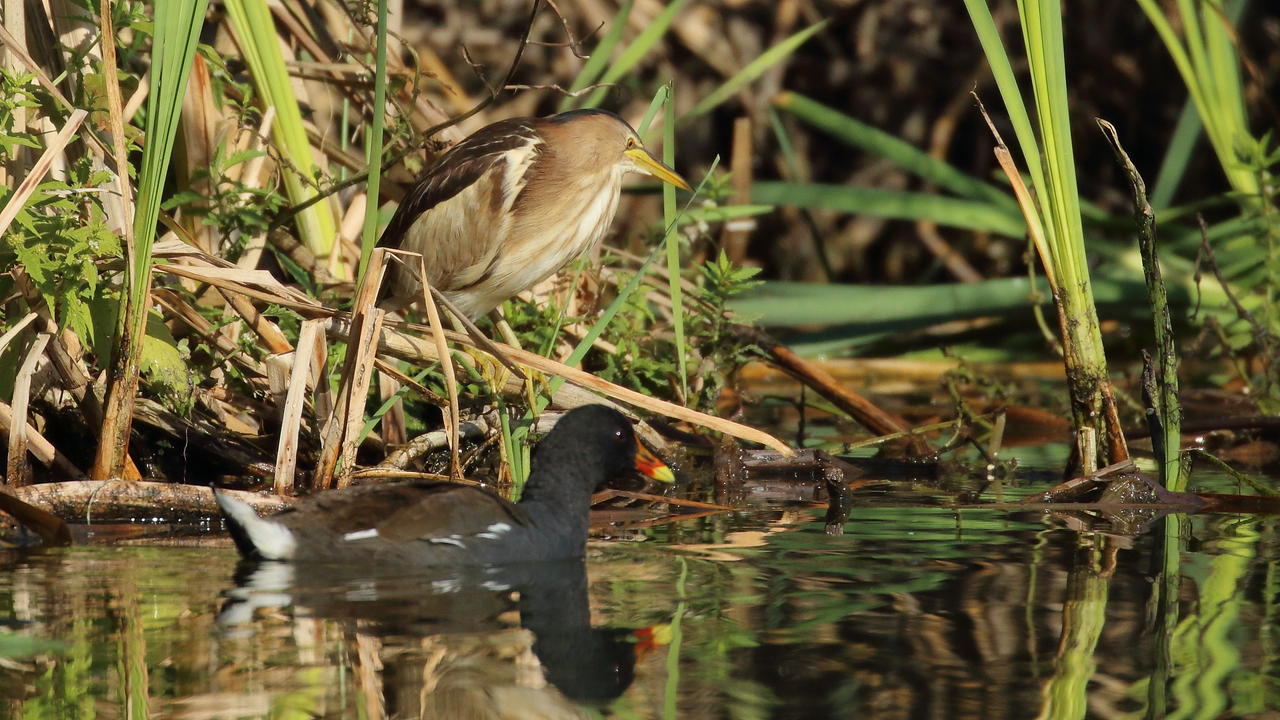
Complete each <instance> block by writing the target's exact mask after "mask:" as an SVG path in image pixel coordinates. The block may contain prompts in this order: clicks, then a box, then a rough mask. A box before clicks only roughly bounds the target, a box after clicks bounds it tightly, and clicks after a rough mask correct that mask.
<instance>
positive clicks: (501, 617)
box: [0, 497, 1280, 719]
mask: <svg viewBox="0 0 1280 720" xmlns="http://www.w3.org/2000/svg"><path fill="white" fill-rule="evenodd" d="M915 501H918V498H916V499H915ZM1073 526H1075V522H1074V521H1073V520H1063V519H1059V518H1054V517H1050V516H1047V515H1045V514H1042V513H1010V512H1006V511H995V510H963V511H956V510H952V509H949V508H946V507H920V506H919V505H918V504H917V505H916V506H912V507H902V506H900V504H899V505H897V506H895V505H894V502H893V498H891V497H888V498H886V497H881V498H879V500H878V501H877V503H876V504H875V505H872V506H861V507H857V508H855V510H854V513H853V517H852V519H851V521H850V522H849V523H848V524H847V526H846V532H845V534H844V535H842V536H830V535H827V534H825V533H824V532H823V524H822V513H821V511H820V510H809V509H802V510H783V511H757V512H750V513H741V514H738V515H734V516H728V517H726V516H720V517H715V518H710V519H706V518H704V519H700V520H694V521H689V522H686V523H683V524H681V525H678V526H673V527H671V528H665V529H661V528H660V529H657V530H654V531H652V532H651V533H650V537H649V539H648V540H647V541H645V542H604V543H593V544H592V546H591V549H590V553H589V557H588V559H587V562H586V563H585V566H584V565H582V564H579V563H553V564H548V565H546V566H538V567H534V568H525V569H520V570H517V571H507V572H492V573H471V574H469V575H466V576H458V575H448V574H444V575H441V574H431V573H404V572H388V573H378V572H376V571H371V570H370V569H360V570H357V571H355V572H351V571H344V572H340V573H319V572H308V573H304V574H303V575H298V574H296V573H294V574H292V575H291V574H290V573H289V572H288V568H287V567H281V566H267V567H258V566H242V565H239V564H238V562H237V557H236V554H235V551H234V550H233V549H232V548H231V547H230V545H229V544H223V545H221V546H215V547H185V548H184V547H157V546H150V547H148V546H140V547H139V546H130V547H77V548H69V549H61V550H49V551H42V552H34V553H25V554H20V553H16V552H14V553H10V554H8V555H6V556H5V557H4V558H3V563H4V565H5V570H6V571H5V572H4V573H3V574H0V612H2V613H3V618H4V624H5V630H4V633H3V634H2V635H0V717H14V718H30V719H36V718H40V719H53V718H58V719H65V718H125V717H134V718H141V717H156V718H191V719H199V718H320V717H323V718H379V717H395V718H489V717H507V718H543V717H546V718H571V717H603V718H734V719H739V718H741V719H751V718H798V719H799V718H883V719H893V718H983V719H990V718H1036V717H1045V718H1082V717H1094V718H1140V717H1162V716H1163V717H1173V718H1201V717H1203V718H1223V717H1275V716H1276V715H1275V713H1277V711H1280V704H1278V703H1277V701H1276V693H1277V680H1280V666H1278V663H1277V658H1278V657H1280V653H1278V652H1277V648H1276V645H1277V631H1278V630H1280V628H1278V627H1277V591H1278V590H1280V573H1278V572H1277V568H1276V561H1275V558H1276V557H1277V553H1276V548H1275V544H1276V520H1275V518H1269V517H1268V518H1249V517H1239V516H1222V515H1218V516H1195V517H1192V518H1190V519H1186V520H1185V521H1184V522H1183V523H1182V530H1181V532H1183V533H1184V534H1185V537H1184V539H1183V540H1182V547H1185V548H1187V549H1186V550H1184V551H1182V552H1173V553H1171V554H1168V555H1167V556H1166V554H1165V553H1163V551H1162V549H1163V548H1164V547H1165V544H1166V535H1165V528H1166V527H1173V528H1174V529H1175V530H1176V529H1177V528H1178V525H1177V524H1174V525H1172V526H1167V525H1166V524H1165V523H1163V522H1160V523H1157V524H1156V530H1154V531H1152V532H1148V533H1146V534H1144V535H1142V536H1140V537H1137V538H1125V537H1108V536H1104V535H1100V534H1096V533H1090V532H1082V531H1078V530H1076V529H1073ZM1170 544H1171V545H1172V546H1173V547H1177V546H1178V545H1177V544H1176V543H1173V542H1172V541H1170ZM1166 568H1167V570H1166ZM513 589H514V590H515V591H516V592H513ZM1162 591H1166V592H1167V593H1168V594H1166V595H1162V594H1161V593H1162ZM1162 597H1163V598H1165V599H1164V600H1162V599H1161V598H1162Z"/></svg>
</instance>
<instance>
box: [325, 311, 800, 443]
mask: <svg viewBox="0 0 1280 720" xmlns="http://www.w3.org/2000/svg"><path fill="white" fill-rule="evenodd" d="M403 327H407V328H410V329H413V330H415V331H417V332H424V333H425V332H430V328H428V327H425V326H423V325H418V324H415V323H404V324H403ZM328 332H329V334H330V335H333V336H335V337H346V336H347V335H348V333H349V330H348V328H347V327H346V323H345V322H343V321H341V320H338V319H336V318H335V319H332V320H330V321H329V326H328ZM443 332H444V335H445V338H446V339H447V340H449V341H450V342H454V343H462V344H464V345H469V346H471V347H476V344H475V341H474V340H473V339H471V337H470V336H469V335H467V334H466V333H459V332H454V331H451V330H445V331H443ZM378 343H379V351H380V352H386V353H388V354H391V355H394V356H396V357H401V358H404V359H407V360H411V361H415V362H422V361H437V360H439V355H438V353H437V351H436V348H435V346H434V343H428V342H426V341H424V340H422V339H421V338H418V337H415V336H412V335H407V334H405V333H402V332H398V331H396V330H393V329H391V328H384V329H383V331H382V335H381V336H380V338H379V340H378ZM494 344H495V345H496V346H497V347H498V348H499V349H500V350H501V351H502V352H503V353H505V354H506V355H507V356H508V357H510V358H511V359H512V360H514V361H515V362H517V363H520V364H521V365H525V366H528V367H529V368H532V369H533V370H536V371H538V372H541V373H545V374H547V375H554V376H557V377H562V378H564V379H565V380H567V381H569V382H570V383H573V384H575V385H578V386H579V387H581V388H585V389H589V390H594V391H595V392H599V393H601V394H603V395H606V396H608V397H611V398H614V399H616V400H619V401H621V402H623V403H626V404H628V405H631V406H633V407H637V408H642V409H644V410H648V411H650V412H654V413H657V414H659V415H665V416H666V417H669V418H671V419H673V420H681V421H684V422H688V423H691V424H693V425H698V426H701V427H705V428H707V429H708V430H713V431H715V432H721V433H724V434H726V435H730V436H733V437H736V438H739V439H741V440H746V441H748V442H754V443H759V444H761V445H764V446H765V447H769V448H772V449H774V450H777V451H778V452H779V453H781V454H783V455H784V456H787V457H790V456H791V455H793V454H794V453H795V451H794V450H792V449H791V448H790V447H789V446H788V445H787V444H786V443H784V442H782V441H781V440H779V439H778V438H776V437H774V436H772V435H770V434H768V433H766V432H763V431H761V430H757V429H756V428H753V427H748V426H746V425H741V424H739V423H736V422H733V421H731V420H725V419H723V418H718V417H715V416H713V415H707V414H706V413H701V412H698V411H697V410H690V409H689V408H686V407H683V406H680V405H675V404H673V403H669V402H666V401H664V400H658V399H657V398H652V397H649V396H648V395H644V394H641V393H638V392H636V391H635V390H629V389H627V388H624V387H621V386H618V385H614V384H613V383H611V382H608V381H606V380H601V379H600V378H598V377H596V376H594V375H592V374H591V373H589V372H587V371H585V370H580V369H578V368H573V367H569V366H568V365H564V364H562V363H558V362H556V361H554V360H551V359H549V358H545V357H542V356H541V355H538V354H536V353H532V352H529V351H527V350H521V349H518V348H513V347H511V346H509V345H504V344H501V343H494ZM476 349H477V350H480V348H478V347H476ZM595 401H596V402H599V398H596V400H595Z"/></svg>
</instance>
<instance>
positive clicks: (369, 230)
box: [358, 0, 387, 281]
mask: <svg viewBox="0 0 1280 720" xmlns="http://www.w3.org/2000/svg"><path fill="white" fill-rule="evenodd" d="M386 106H387V0H378V28H377V47H376V49H375V51H374V70H373V107H374V113H373V123H372V124H371V126H370V127H369V135H368V138H367V139H366V142H365V162H366V166H367V167H369V168H380V167H381V166H382V129H383V123H384V122H385V121H386V116H385V114H384V113H383V112H382V108H384V107H386ZM381 180H382V173H381V172H371V173H369V180H368V185H367V190H366V193H367V195H368V197H367V199H366V202H365V205H364V227H363V228H362V229H361V236H360V269H359V279H358V281H363V279H364V271H365V268H366V267H368V265H369V256H370V255H372V254H373V248H374V245H376V244H377V242H378V205H379V203H378V190H379V186H380V185H381Z"/></svg>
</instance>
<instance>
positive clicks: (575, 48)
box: [533, 0, 604, 60]
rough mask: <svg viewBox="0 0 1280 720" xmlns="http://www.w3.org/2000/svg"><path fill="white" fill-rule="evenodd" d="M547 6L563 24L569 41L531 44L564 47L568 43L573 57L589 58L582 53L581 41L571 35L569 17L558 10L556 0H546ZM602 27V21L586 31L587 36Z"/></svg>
mask: <svg viewBox="0 0 1280 720" xmlns="http://www.w3.org/2000/svg"><path fill="white" fill-rule="evenodd" d="M547 7H549V8H551V12H554V13H555V14H556V17H558V18H560V24H561V25H563V26H564V34H565V35H568V36H569V42H568V43H548V42H534V43H533V44H534V45H540V46H544V47H564V46H565V45H568V47H569V50H570V51H571V52H572V53H573V56H574V57H576V58H578V59H579V60H588V59H590V58H591V56H590V55H584V54H583V53H582V41H581V40H579V39H577V38H576V37H574V36H573V30H572V29H571V28H570V27H569V19H568V18H566V17H565V16H564V13H562V12H560V7H559V6H558V5H556V0H547ZM602 27H604V23H600V24H599V25H597V26H596V29H595V30H592V31H591V32H589V33H587V38H590V37H591V36H593V35H595V34H596V33H598V32H600V28H602ZM587 38H584V39H587Z"/></svg>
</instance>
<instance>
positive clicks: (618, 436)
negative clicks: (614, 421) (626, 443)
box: [613, 428, 627, 442]
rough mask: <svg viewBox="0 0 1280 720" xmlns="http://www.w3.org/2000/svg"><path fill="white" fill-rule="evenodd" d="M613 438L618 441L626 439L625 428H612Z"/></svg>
mask: <svg viewBox="0 0 1280 720" xmlns="http://www.w3.org/2000/svg"><path fill="white" fill-rule="evenodd" d="M613 439H614V440H617V441H619V442H621V441H623V440H626V439H627V431H626V430H622V429H621V428H619V429H618V430H614V431H613Z"/></svg>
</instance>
